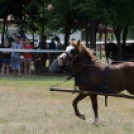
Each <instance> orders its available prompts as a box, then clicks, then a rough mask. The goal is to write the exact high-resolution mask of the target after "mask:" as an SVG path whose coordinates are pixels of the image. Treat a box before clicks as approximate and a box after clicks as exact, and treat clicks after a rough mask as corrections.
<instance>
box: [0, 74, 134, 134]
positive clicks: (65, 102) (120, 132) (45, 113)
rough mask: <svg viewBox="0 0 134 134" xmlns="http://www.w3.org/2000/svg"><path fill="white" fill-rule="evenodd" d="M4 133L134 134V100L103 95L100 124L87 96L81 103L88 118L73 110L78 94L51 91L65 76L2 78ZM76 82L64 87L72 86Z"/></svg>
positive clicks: (1, 125) (0, 112) (0, 132)
mask: <svg viewBox="0 0 134 134" xmlns="http://www.w3.org/2000/svg"><path fill="white" fill-rule="evenodd" d="M0 79H1V80H0V134H134V101H133V100H127V99H119V98H112V97H109V100H108V107H107V108H106V107H105V106H104V97H99V113H100V125H98V126H94V125H92V124H91V122H92V120H93V117H94V116H93V112H92V109H91V103H90V100H89V98H88V97H87V98H86V99H85V100H83V101H82V102H80V103H79V109H80V111H82V113H84V114H85V115H86V119H87V120H86V121H83V120H81V119H78V118H77V117H76V116H75V115H74V112H73V108H72V105H71V103H72V100H73V99H74V98H75V96H76V94H70V93H60V92H50V91H49V87H50V86H51V85H53V84H56V83H57V81H60V80H63V79H64V77H61V76H60V77H56V76H55V77H54V76H32V77H31V78H26V77H21V78H14V77H13V76H10V77H9V78H6V77H4V78H2V77H1V78H0ZM72 85H73V81H69V82H66V83H63V84H62V85H61V86H60V87H67V88H69V87H72Z"/></svg>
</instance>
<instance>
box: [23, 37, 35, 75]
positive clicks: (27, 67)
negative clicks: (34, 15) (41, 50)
mask: <svg viewBox="0 0 134 134" xmlns="http://www.w3.org/2000/svg"><path fill="white" fill-rule="evenodd" d="M23 48H24V49H33V45H32V44H30V40H29V39H28V38H27V39H26V40H25V45H24V46H23ZM31 61H32V53H29V52H28V53H24V72H25V75H29V76H30V75H31Z"/></svg>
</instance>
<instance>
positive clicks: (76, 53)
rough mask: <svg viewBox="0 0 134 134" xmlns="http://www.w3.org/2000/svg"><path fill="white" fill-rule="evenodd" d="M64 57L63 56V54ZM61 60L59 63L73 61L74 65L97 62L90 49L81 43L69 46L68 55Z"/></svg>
mask: <svg viewBox="0 0 134 134" xmlns="http://www.w3.org/2000/svg"><path fill="white" fill-rule="evenodd" d="M62 55H63V54H62ZM62 55H61V56H60V58H59V61H60V60H61V59H62V60H63V61H64V62H66V61H71V62H72V63H78V64H80V63H90V62H93V61H95V56H94V55H93V51H92V50H91V49H89V48H86V46H85V44H84V43H83V42H81V41H76V40H74V41H72V46H69V47H68V48H67V50H66V54H64V56H63V57H62Z"/></svg>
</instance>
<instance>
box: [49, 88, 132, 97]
mask: <svg viewBox="0 0 134 134" xmlns="http://www.w3.org/2000/svg"><path fill="white" fill-rule="evenodd" d="M49 91H58V92H68V93H82V94H87V95H101V96H112V97H120V98H126V99H134V96H130V95H125V94H116V93H110V92H109V93H108V92H98V91H84V90H83V91H82V90H73V89H69V88H57V87H50V88H49Z"/></svg>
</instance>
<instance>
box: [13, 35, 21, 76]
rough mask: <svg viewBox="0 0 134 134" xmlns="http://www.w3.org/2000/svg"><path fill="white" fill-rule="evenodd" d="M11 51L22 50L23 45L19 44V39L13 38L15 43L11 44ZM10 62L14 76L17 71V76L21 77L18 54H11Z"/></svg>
mask: <svg viewBox="0 0 134 134" xmlns="http://www.w3.org/2000/svg"><path fill="white" fill-rule="evenodd" d="M12 48H13V49H22V48H23V44H22V43H20V39H19V37H16V38H15V42H14V43H13V44H12ZM11 62H12V69H13V70H14V76H15V77H17V71H18V76H19V77H20V76H21V68H20V66H21V59H20V53H19V52H13V53H12V54H11Z"/></svg>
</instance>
